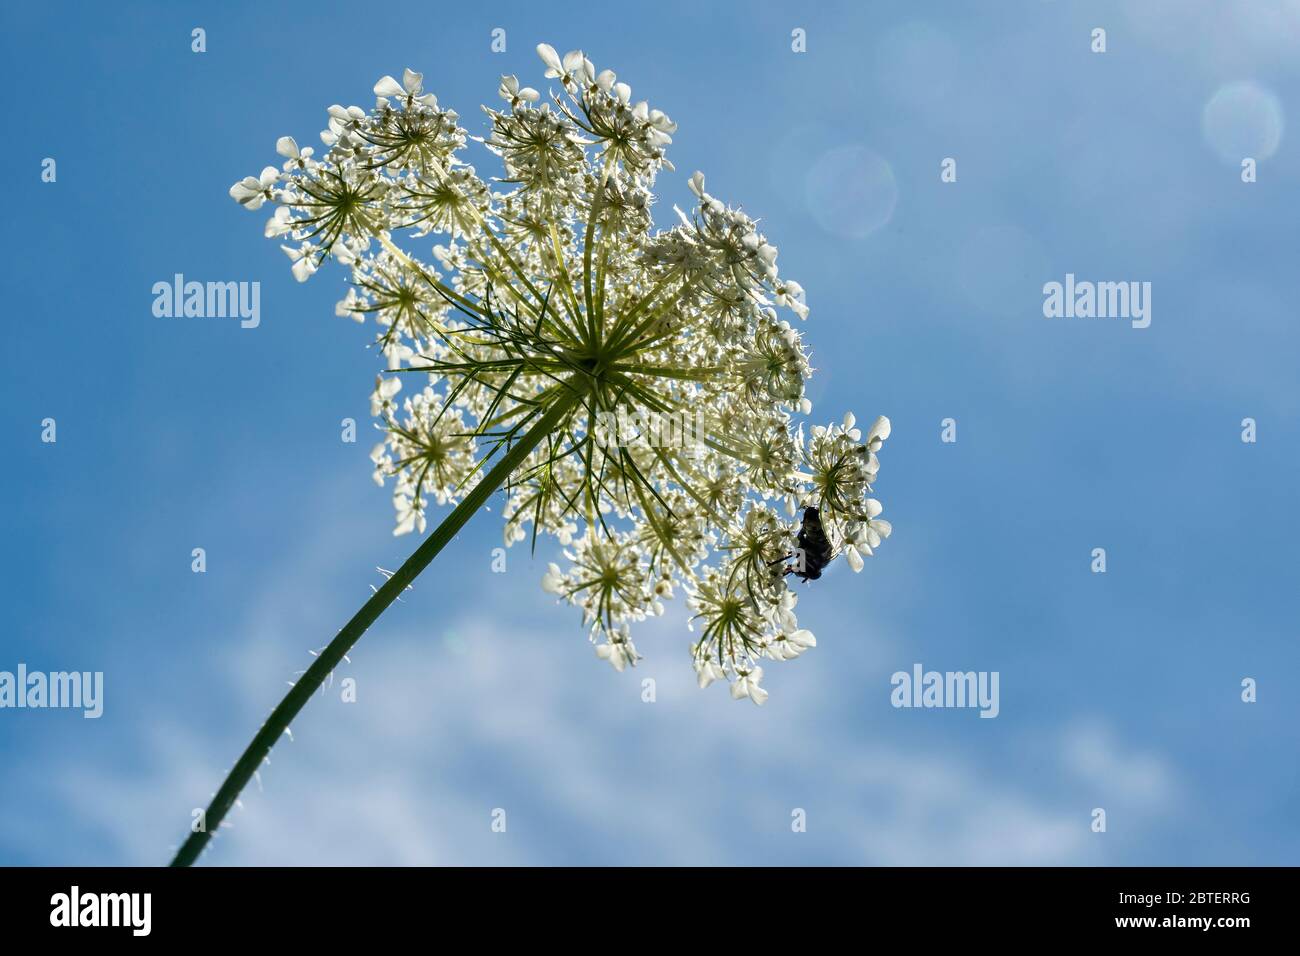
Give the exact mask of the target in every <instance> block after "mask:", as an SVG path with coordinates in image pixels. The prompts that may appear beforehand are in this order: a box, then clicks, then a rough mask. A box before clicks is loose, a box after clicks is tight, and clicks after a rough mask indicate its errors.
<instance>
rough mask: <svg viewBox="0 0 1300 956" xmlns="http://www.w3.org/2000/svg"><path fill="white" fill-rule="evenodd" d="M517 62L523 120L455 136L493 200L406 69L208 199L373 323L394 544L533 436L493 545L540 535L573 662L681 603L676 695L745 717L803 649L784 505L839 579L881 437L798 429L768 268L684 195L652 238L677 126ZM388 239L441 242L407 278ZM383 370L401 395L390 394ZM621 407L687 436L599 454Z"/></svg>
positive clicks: (872, 516) (584, 83) (751, 238)
mask: <svg viewBox="0 0 1300 956" xmlns="http://www.w3.org/2000/svg"><path fill="white" fill-rule="evenodd" d="M538 53H539V54H540V56H541V58H542V61H543V62H544V64H545V65H546V76H547V77H548V78H551V79H554V80H557V81H558V83H559V86H560V87H561V91H559V92H556V93H553V94H551V96H550V98H549V101H547V102H541V101H542V99H543V98H542V96H541V94H539V93H538V92H537V91H536V90H533V89H530V88H527V87H521V86H520V84H519V81H518V80H517V79H516V78H515V77H513V76H507V77H504V78H502V80H501V85H500V88H499V93H500V96H501V99H502V100H504V101H505V105H504V107H503V108H501V109H499V110H497V109H486V108H485V111H486V113H487V117H488V120H489V122H490V125H491V130H490V132H489V133H488V134H487V135H486V136H485V137H484V138H482V139H481V140H478V141H479V142H481V143H483V145H484V146H485V147H486V150H487V151H488V152H489V153H491V154H493V155H494V156H495V157H496V159H497V160H499V162H500V164H501V175H500V176H498V177H496V178H491V179H489V178H485V177H483V176H481V175H480V174H479V173H478V172H477V171H476V170H475V168H474V167H473V166H470V165H468V164H466V162H465V160H464V159H462V158H461V154H462V152H463V151H464V149H465V147H466V145H467V143H468V142H469V141H470V140H471V139H473V137H470V136H469V135H468V134H467V133H466V131H465V130H464V129H463V128H462V127H461V126H460V122H459V117H458V116H457V114H456V113H455V112H454V111H452V110H448V109H444V108H442V107H440V106H439V105H438V101H437V99H436V98H435V97H434V95H433V94H431V93H425V92H424V89H423V78H422V76H421V74H419V73H414V72H412V71H410V70H407V71H406V72H405V74H404V75H403V77H402V80H401V81H400V82H399V81H398V80H396V79H394V78H393V77H388V76H386V77H384V78H383V79H381V80H380V81H379V82H378V83H377V84H376V85H375V88H374V93H375V96H376V97H377V99H376V102H375V104H374V105H373V106H372V107H371V108H370V109H369V110H366V109H362V108H361V107H357V106H349V107H343V106H331V107H330V108H329V111H328V112H329V121H328V128H327V129H326V130H325V131H324V132H322V133H321V140H322V142H323V143H324V145H325V147H326V150H325V153H324V155H322V156H319V157H318V156H316V154H315V151H314V150H312V149H311V148H300V147H299V146H298V144H297V142H296V141H295V140H294V139H292V138H291V137H287V136H286V137H283V138H281V139H280V140H279V142H278V143H277V144H276V149H277V151H278V152H279V153H280V155H281V156H282V157H283V158H284V160H285V162H284V163H283V164H282V166H281V167H280V168H276V167H273V166H268V167H267V168H266V169H264V170H263V171H262V173H261V175H260V176H257V177H251V176H250V177H247V178H246V179H243V180H241V181H240V182H238V183H236V184H235V185H234V186H233V187H231V190H230V194H231V196H232V197H233V198H234V199H236V200H237V201H238V202H240V203H241V204H242V205H244V206H245V207H247V208H249V209H254V210H256V209H259V208H261V207H262V206H263V205H264V204H268V203H269V204H273V205H274V207H275V211H274V214H273V215H272V217H271V219H270V220H269V221H268V223H267V226H266V235H267V236H268V237H273V238H277V239H279V240H281V241H282V242H283V243H284V245H283V246H282V248H283V249H284V251H285V252H286V254H287V255H288V256H289V259H290V260H291V262H292V268H293V274H294V276H295V277H296V278H298V279H299V280H300V281H305V280H306V279H308V278H309V277H310V276H311V275H312V274H314V273H315V272H316V270H317V269H318V268H319V266H320V265H321V264H322V262H323V261H324V260H325V259H326V258H330V257H332V258H334V259H336V260H338V261H339V262H340V263H342V264H343V265H344V266H345V267H346V268H347V269H348V270H349V271H350V273H351V279H352V284H351V287H350V289H349V291H348V293H347V295H346V297H345V298H344V299H343V300H342V301H341V302H339V304H338V306H337V308H336V312H337V313H338V314H339V315H341V316H346V317H349V318H351V319H353V320H355V321H357V322H360V323H368V322H373V323H374V325H375V327H376V330H377V331H376V344H377V346H378V347H379V349H380V350H381V351H382V353H383V355H384V356H385V359H386V365H387V372H388V374H387V375H380V376H379V378H378V381H377V383H376V386H375V389H374V392H373V393H372V396H371V412H372V414H374V415H375V416H376V418H377V419H378V420H379V425H380V427H381V428H382V430H383V432H384V440H383V441H382V442H381V443H380V444H379V445H377V446H376V447H375V449H374V451H373V452H372V453H371V460H372V461H373V462H374V464H375V480H376V481H377V482H378V483H380V484H381V485H382V484H384V483H386V482H387V481H389V480H392V481H393V482H394V493H393V501H394V506H395V509H396V512H397V528H396V533H398V534H402V533H406V532H409V531H417V532H423V531H424V530H425V527H426V509H427V507H428V504H429V502H430V501H433V502H434V503H436V504H444V503H449V502H458V501H460V500H461V499H462V498H463V497H464V495H465V494H466V493H468V491H469V489H471V488H473V487H474V485H475V483H476V481H477V479H478V477H480V476H481V475H482V474H483V470H484V466H485V463H486V462H487V461H489V460H491V459H492V458H493V456H495V455H497V454H498V453H500V452H502V451H503V450H504V449H509V448H510V447H512V446H513V445H514V443H516V442H520V441H525V440H527V441H531V442H532V443H533V444H532V445H531V446H529V447H531V448H532V450H531V452H529V454H528V457H527V458H526V459H524V460H523V462H522V464H520V465H519V466H518V467H517V468H515V469H514V471H513V474H512V475H511V477H510V478H509V480H508V482H507V484H506V493H507V496H508V500H507V504H506V508H505V538H506V542H507V543H515V542H519V541H524V540H528V539H532V540H534V541H535V539H536V536H537V534H538V533H549V534H552V535H554V536H555V537H556V538H557V539H558V540H559V542H560V544H561V545H562V547H563V548H564V556H565V558H566V560H567V564H566V565H565V566H564V567H563V568H562V567H560V566H559V565H558V564H551V565H550V568H549V570H548V571H547V573H546V575H545V577H544V579H543V586H544V587H545V588H546V589H547V590H548V591H551V592H553V593H555V594H557V595H559V596H560V597H561V598H562V599H564V600H565V601H568V602H569V603H571V604H573V605H576V606H577V607H579V608H580V609H581V611H582V614H583V619H584V623H585V624H586V626H587V627H588V629H589V633H590V635H591V637H592V639H593V640H595V641H598V642H599V643H598V646H597V647H596V652H597V654H598V655H599V656H600V657H601V658H602V659H604V660H607V661H608V662H609V663H610V664H611V665H612V666H613V667H614V668H615V669H616V670H620V671H621V670H623V669H624V668H625V667H626V666H628V665H635V664H636V662H637V661H638V660H639V659H640V658H639V655H638V653H637V650H636V647H635V646H634V645H633V643H632V639H631V632H630V626H631V625H632V624H633V623H634V622H636V621H639V620H642V619H644V618H646V617H648V616H651V615H658V614H661V613H662V612H663V602H664V601H666V600H669V599H671V598H672V597H673V596H674V594H675V592H676V590H677V589H678V588H680V589H681V590H682V591H683V592H684V594H685V596H686V600H687V602H688V605H689V606H690V608H691V609H692V610H693V612H694V616H693V618H692V629H693V630H697V631H698V632H699V639H698V640H696V641H695V642H694V643H693V644H692V646H691V652H692V655H693V661H694V665H695V668H696V671H697V673H698V676H699V683H700V685H701V686H702V687H703V686H707V685H708V684H709V683H712V682H713V681H715V680H718V679H725V680H726V681H728V682H729V683H730V685H731V692H732V695H733V696H735V697H737V698H749V699H750V700H752V701H754V702H755V703H762V702H763V701H764V700H765V699H766V697H767V692H766V691H765V690H764V689H763V688H762V687H761V686H760V681H761V679H762V674H763V669H762V666H761V662H763V661H781V660H789V659H791V658H794V657H797V656H799V655H800V654H801V653H803V652H804V651H805V650H806V649H808V648H809V647H813V646H815V644H816V640H815V639H814V637H813V635H812V634H811V633H810V632H809V631H807V630H805V629H801V628H800V627H799V626H798V621H797V619H796V617H795V613H794V609H795V603H796V596H795V593H794V592H793V591H792V590H791V589H790V587H789V583H788V582H789V580H790V576H789V574H788V573H787V572H788V570H790V569H791V566H790V565H789V564H788V562H791V561H792V560H794V559H795V558H796V551H797V549H798V540H799V539H798V533H799V530H800V520H799V517H798V516H799V515H800V513H801V509H804V508H817V509H819V512H820V515H821V519H822V525H823V528H824V532H825V536H826V541H827V544H828V546H829V548H830V549H831V553H828V554H827V555H825V556H824V557H825V559H826V560H829V559H830V557H831V556H832V555H833V554H842V555H843V556H845V558H846V560H847V561H848V563H849V564H850V565H851V566H852V567H853V569H854V570H855V571H856V570H859V569H861V567H862V556H863V555H870V554H871V553H872V551H873V549H874V548H876V547H877V546H878V545H879V544H880V542H881V540H882V539H883V538H885V537H888V535H889V532H890V527H889V524H888V522H886V521H884V520H882V519H881V518H880V512H881V506H880V504H879V502H877V501H876V500H875V499H874V498H871V497H870V496H869V494H870V491H871V485H872V482H873V481H874V480H875V477H876V472H877V470H878V468H879V461H878V459H877V457H876V453H877V451H878V449H879V448H880V445H881V443H882V442H883V441H884V440H885V439H886V438H887V437H888V435H889V422H888V420H887V419H884V418H880V419H877V420H876V422H875V424H874V425H872V426H871V428H870V429H869V430H868V431H867V433H866V435H865V437H864V436H863V435H862V433H861V432H860V430H859V429H858V428H857V427H856V426H855V422H854V419H853V416H852V415H848V416H845V418H844V420H843V422H842V423H841V424H838V425H833V426H831V427H816V428H812V429H811V430H810V432H809V433H808V434H807V435H805V432H804V428H803V426H802V425H801V424H799V423H798V422H797V421H796V416H797V415H806V414H808V413H809V412H810V411H811V403H810V402H809V401H808V400H807V398H806V397H805V395H804V390H805V383H806V381H807V379H808V378H809V377H810V375H811V372H812V369H811V367H810V365H809V362H808V354H807V350H806V349H805V347H804V345H803V342H802V338H801V336H800V333H799V332H798V331H797V330H796V329H795V328H794V327H792V326H791V325H790V323H789V322H787V321H784V320H783V319H781V318H780V317H779V316H778V314H777V311H776V310H777V309H778V308H784V309H787V310H789V311H790V312H791V313H793V314H794V315H795V316H797V318H798V319H800V320H802V319H804V318H806V317H807V315H808V308H807V306H806V304H805V301H804V291H803V289H802V288H801V287H800V286H799V284H798V283H796V282H792V281H790V280H788V279H784V278H782V277H781V276H780V275H779V274H778V271H777V264H776V260H777V250H776V247H775V246H774V245H772V244H771V243H770V242H769V241H768V240H767V238H766V237H765V236H764V235H763V234H762V233H761V232H759V230H758V228H757V225H756V223H755V222H754V221H753V220H752V219H751V218H749V217H748V216H747V215H746V214H745V213H744V212H742V211H741V210H740V209H737V208H733V207H730V206H728V205H726V204H724V203H723V202H722V201H720V200H718V199H716V198H714V197H713V196H712V195H710V194H709V193H708V192H706V191H705V188H704V177H703V175H702V174H700V173H696V174H695V175H694V176H692V177H691V179H690V189H691V192H692V193H693V194H694V196H695V200H696V201H695V203H694V208H693V209H692V210H691V211H690V212H689V213H688V212H685V211H683V210H681V209H677V210H676V211H677V215H678V219H679V222H678V224H677V225H675V226H674V227H673V228H671V229H668V230H660V229H657V228H656V227H655V225H654V221H653V218H652V214H651V207H652V204H653V202H654V196H653V194H652V192H651V188H652V187H653V185H654V182H655V177H656V174H657V173H658V172H659V171H660V170H661V169H670V170H671V169H672V166H671V165H670V164H669V162H668V161H667V159H666V157H665V150H666V148H667V147H668V146H669V144H670V143H671V142H672V134H673V133H674V132H675V131H676V128H677V127H676V125H675V124H674V123H673V122H672V121H671V120H669V118H668V117H667V116H665V115H664V114H663V113H662V112H660V111H659V110H654V109H651V108H650V107H649V106H648V105H647V104H646V103H645V102H643V101H642V102H634V101H633V100H632V91H631V88H630V87H629V86H628V85H627V84H626V83H623V82H620V81H619V80H618V79H617V77H616V76H615V75H614V73H613V72H611V71H609V70H605V71H602V72H599V73H598V72H597V71H596V68H595V67H594V66H593V65H592V63H591V61H590V60H589V59H587V57H586V56H584V55H583V54H582V53H581V52H572V53H568V54H566V55H565V56H563V57H560V56H559V55H558V54H557V53H556V52H555V50H553V49H552V48H551V47H549V46H546V45H545V44H543V45H541V46H539V47H538ZM539 102H540V105H539ZM399 231H403V232H405V233H407V234H409V235H410V236H411V237H414V238H415V239H419V238H421V237H426V236H430V235H433V236H437V237H438V241H439V244H438V245H434V246H433V247H432V248H431V250H430V252H431V253H432V255H431V256H429V257H427V259H426V261H421V260H420V258H418V257H417V255H416V254H414V253H412V252H409V251H403V250H402V249H400V248H399V247H398V246H397V245H396V244H395V243H394V241H393V234H394V233H397V232H399ZM409 375H416V376H417V377H418V378H420V379H421V380H422V384H423V387H422V388H419V387H418V386H417V388H416V389H415V390H411V389H407V390H405V391H404V390H403V379H404V378H405V377H406V376H409ZM412 391H414V394H410V393H411V392H412ZM403 395H409V397H405V398H404V397H403ZM623 413H627V414H628V415H629V416H630V417H632V418H633V420H638V421H641V420H650V419H652V418H653V417H654V416H656V415H658V416H670V415H681V414H683V413H689V414H690V415H691V416H692V420H694V421H699V422H702V423H703V425H702V427H700V428H696V429H692V430H690V431H689V432H682V433H681V434H684V435H687V436H689V442H688V441H686V440H682V441H679V442H677V443H676V444H673V445H668V446H664V445H663V444H662V443H660V444H656V443H655V442H652V441H651V442H648V441H644V440H642V441H628V442H626V443H624V444H612V443H610V442H608V441H597V440H596V438H595V431H596V429H595V426H594V423H595V421H596V420H597V419H598V418H600V417H601V416H608V415H613V414H623ZM637 416H639V417H637ZM542 425H545V426H546V433H545V434H544V435H540V436H539V435H537V434H535V431H530V429H534V430H535V429H537V428H540V427H541V426H542Z"/></svg>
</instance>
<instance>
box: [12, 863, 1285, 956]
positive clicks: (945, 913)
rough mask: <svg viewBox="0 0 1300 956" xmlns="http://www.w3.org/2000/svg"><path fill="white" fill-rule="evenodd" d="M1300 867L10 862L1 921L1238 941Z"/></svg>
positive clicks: (536, 934) (271, 928)
mask: <svg viewBox="0 0 1300 956" xmlns="http://www.w3.org/2000/svg"><path fill="white" fill-rule="evenodd" d="M1294 875H1295V874H1294V872H1293V871H1292V870H1290V869H1286V868H1266V869H1254V868H1240V869H1238V868H1168V869H1161V868H1140V869H1139V868H1133V869H1124V868H1117V869H1069V868H1046V869H1016V868H1006V869H1002V868H999V869H992V868H938V869H911V868H908V869H757V868H754V869H673V868H662V869H437V868H432V869H288V868H286V869H255V870H254V869H226V868H210V867H198V868H195V869H192V870H169V869H92V868H61V867H60V868H31V869H20V868H16V869H0V920H2V921H3V924H2V925H3V926H4V932H5V938H6V940H7V941H16V940H20V939H26V938H29V937H32V936H45V937H50V938H55V937H59V936H68V935H70V934H76V936H77V937H78V942H79V943H80V944H83V945H84V944H86V943H90V942H93V941H95V940H103V941H104V942H117V943H120V942H122V941H131V940H134V939H157V940H163V941H166V942H168V943H185V942H189V943H200V944H202V945H203V946H204V947H205V948H206V947H207V946H210V945H213V944H223V943H227V942H231V943H235V942H251V941H253V940H256V942H257V943H258V944H259V945H265V944H267V943H272V942H279V941H281V940H284V941H292V942H295V943H308V944H311V943H327V944H336V943H339V942H345V941H348V940H351V939H355V940H357V941H358V942H374V940H375V938H376V934H377V933H379V934H381V938H382V936H386V935H387V934H388V933H391V932H396V931H401V932H403V933H404V934H410V933H418V932H420V931H421V930H432V929H435V928H437V929H439V930H442V931H445V930H448V929H451V928H453V927H457V926H459V927H462V928H463V929H465V930H468V931H471V932H476V931H477V932H481V931H482V930H484V929H486V930H487V931H488V934H489V936H490V938H491V941H492V942H493V943H497V944H499V943H501V942H503V941H505V940H508V939H510V938H511V937H513V936H514V935H515V934H518V935H519V937H520V938H521V939H525V940H531V941H533V942H537V941H539V940H541V939H544V938H545V937H546V936H547V935H549V934H556V935H565V936H567V935H569V934H571V933H572V932H573V931H574V930H577V931H579V932H581V933H584V934H585V933H587V932H599V931H601V930H603V929H606V928H608V929H610V930H624V931H626V930H627V929H629V928H631V929H637V930H640V931H645V930H649V929H653V930H654V931H655V932H663V931H666V930H671V929H673V928H676V927H678V926H680V927H683V928H688V927H697V926H698V927H699V930H700V931H702V932H709V933H710V936H711V935H712V934H713V933H720V934H721V938H726V936H727V935H730V934H733V933H736V934H740V936H742V937H743V936H745V935H747V934H753V933H762V932H766V930H765V929H763V927H764V926H765V925H770V926H771V928H772V929H775V928H776V924H780V923H781V922H783V921H793V922H792V924H791V925H796V924H797V925H805V926H806V925H808V923H809V922H810V921H811V922H812V923H813V924H814V925H815V926H817V927H820V928H822V929H823V930H824V931H826V932H837V931H838V932H842V931H846V930H851V931H852V932H853V933H854V934H855V935H857V934H863V935H864V936H866V937H868V938H881V937H882V936H883V937H886V938H888V937H891V936H893V935H894V934H895V932H896V931H897V930H899V929H900V928H902V927H907V926H910V927H911V928H912V931H919V932H920V934H921V936H920V937H918V939H921V938H923V939H924V940H925V941H926V942H930V941H933V940H935V939H944V938H962V937H965V938H968V939H971V940H974V939H977V938H978V939H981V940H989V939H1008V940H1015V939H1020V938H1026V939H1028V938H1036V937H1040V936H1041V934H1042V933H1043V932H1044V931H1046V932H1047V933H1049V934H1053V935H1056V934H1060V935H1062V936H1064V937H1066V938H1071V937H1076V936H1088V937H1091V936H1096V935H1106V936H1114V937H1116V938H1118V937H1122V936H1125V935H1132V936H1134V937H1135V938H1146V939H1148V940H1150V939H1161V938H1168V939H1177V940H1179V941H1180V942H1182V941H1186V940H1187V939H1188V938H1190V937H1194V936H1199V937H1201V938H1205V939H1213V940H1215V941H1216V942H1222V943H1229V944H1230V943H1231V941H1232V940H1233V939H1234V938H1239V937H1238V936H1237V934H1240V933H1250V932H1252V931H1254V930H1259V929H1264V930H1270V929H1271V930H1272V931H1273V932H1275V933H1276V932H1278V931H1279V930H1281V929H1283V928H1284V927H1285V925H1286V917H1285V916H1283V914H1282V910H1283V907H1284V905H1285V903H1286V900H1287V899H1288V898H1289V895H1290V892H1289V886H1290V885H1291V884H1292V883H1293V882H1294ZM747 926H748V928H746V927H747ZM475 927H477V928H478V929H477V930H475V929H474V928H475ZM710 927H712V930H711V931H710V929H709V928H710ZM696 938H698V939H703V938H706V937H703V936H699V937H696ZM753 938H756V937H752V936H751V939H753Z"/></svg>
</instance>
